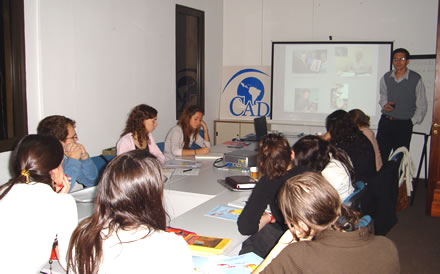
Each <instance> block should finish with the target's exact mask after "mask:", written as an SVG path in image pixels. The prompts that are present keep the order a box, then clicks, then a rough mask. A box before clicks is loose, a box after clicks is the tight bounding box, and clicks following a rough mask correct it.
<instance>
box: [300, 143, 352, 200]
mask: <svg viewBox="0 0 440 274" xmlns="http://www.w3.org/2000/svg"><path fill="white" fill-rule="evenodd" d="M293 151H294V152H295V165H296V166H306V167H308V168H309V169H311V170H314V171H317V172H320V173H321V174H322V176H324V178H326V179H327V181H329V182H330V184H331V185H332V186H333V187H334V188H335V189H336V191H337V192H338V194H339V197H340V198H341V200H342V201H344V200H345V198H347V197H348V196H349V195H350V194H351V193H353V191H354V187H353V185H352V183H354V180H355V178H354V171H353V167H352V165H351V161H350V157H348V155H347V154H346V153H345V151H343V150H341V149H339V148H337V147H335V146H333V145H331V144H329V143H328V142H327V141H325V140H323V139H322V138H320V137H318V136H314V135H308V136H304V137H302V138H301V139H299V140H298V141H297V142H296V143H295V144H294V145H293Z"/></svg>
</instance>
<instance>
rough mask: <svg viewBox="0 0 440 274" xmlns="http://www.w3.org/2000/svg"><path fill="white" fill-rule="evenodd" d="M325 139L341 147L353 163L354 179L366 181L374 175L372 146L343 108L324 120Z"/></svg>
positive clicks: (374, 161) (374, 159)
mask: <svg viewBox="0 0 440 274" xmlns="http://www.w3.org/2000/svg"><path fill="white" fill-rule="evenodd" d="M325 126H326V128H327V133H326V135H325V137H326V139H327V140H328V141H329V142H330V143H331V144H333V145H335V146H337V147H339V148H341V149H343V150H344V151H345V152H346V153H347V154H348V156H350V160H351V162H352V163H353V168H354V171H355V175H356V180H360V181H363V182H368V180H369V179H370V178H372V177H373V176H375V175H376V158H375V154H374V148H373V145H372V144H371V142H370V141H369V140H368V138H367V137H365V135H364V134H363V133H362V132H361V131H360V130H359V129H358V127H357V126H356V124H355V123H354V122H353V120H351V118H350V117H349V116H348V113H347V112H346V111H345V110H342V109H340V110H336V111H334V112H332V113H331V114H330V115H328V116H327V119H326V121H325Z"/></svg>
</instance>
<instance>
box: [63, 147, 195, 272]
mask: <svg viewBox="0 0 440 274" xmlns="http://www.w3.org/2000/svg"><path fill="white" fill-rule="evenodd" d="M163 178H164V175H163V173H162V167H161V164H160V162H159V161H158V160H157V159H154V158H153V157H148V153H147V152H146V151H143V150H133V151H129V152H127V153H124V154H121V155H119V156H117V157H116V158H115V159H113V160H112V161H111V162H110V163H109V164H108V166H107V167H106V169H105V170H104V173H103V175H102V178H101V180H100V182H99V185H98V191H97V194H96V201H95V211H94V213H93V214H92V215H91V216H90V217H88V218H86V219H84V220H83V221H81V222H80V223H79V225H78V227H77V228H76V229H75V231H74V232H73V234H72V238H71V241H70V247H69V252H68V254H67V260H68V268H69V270H72V271H73V272H74V273H86V274H88V273H192V272H193V267H192V260H191V251H190V249H189V247H188V245H187V243H186V242H185V240H184V239H183V237H181V236H179V235H176V234H174V233H173V232H166V223H167V221H166V219H167V214H166V211H165V206H164V196H163V187H164V181H163Z"/></svg>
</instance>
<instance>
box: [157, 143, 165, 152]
mask: <svg viewBox="0 0 440 274" xmlns="http://www.w3.org/2000/svg"><path fill="white" fill-rule="evenodd" d="M156 145H157V146H158V147H159V149H160V151H162V153H163V150H164V148H165V142H158V143H156Z"/></svg>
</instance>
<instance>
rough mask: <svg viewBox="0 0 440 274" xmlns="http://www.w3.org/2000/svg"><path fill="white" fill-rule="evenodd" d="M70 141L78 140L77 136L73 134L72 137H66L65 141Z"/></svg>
mask: <svg viewBox="0 0 440 274" xmlns="http://www.w3.org/2000/svg"><path fill="white" fill-rule="evenodd" d="M68 139H72V140H78V135H77V134H76V133H75V135H73V136H72V137H66V140H68Z"/></svg>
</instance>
